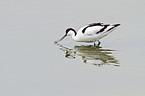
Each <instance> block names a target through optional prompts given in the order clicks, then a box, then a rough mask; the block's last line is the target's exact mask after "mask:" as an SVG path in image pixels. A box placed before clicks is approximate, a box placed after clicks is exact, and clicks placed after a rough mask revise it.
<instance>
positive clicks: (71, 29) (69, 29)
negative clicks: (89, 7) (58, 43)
mask: <svg viewBox="0 0 145 96" xmlns="http://www.w3.org/2000/svg"><path fill="white" fill-rule="evenodd" d="M70 31H73V32H74V34H75V36H76V35H77V32H76V31H75V30H74V29H73V28H68V29H66V35H68V33H69V32H70Z"/></svg>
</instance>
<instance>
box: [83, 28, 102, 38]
mask: <svg viewBox="0 0 145 96" xmlns="http://www.w3.org/2000/svg"><path fill="white" fill-rule="evenodd" d="M103 28H104V27H103V26H92V27H88V28H87V29H86V30H85V32H84V33H83V34H84V35H88V36H91V35H96V34H97V32H100V31H101V30H102V29H103Z"/></svg>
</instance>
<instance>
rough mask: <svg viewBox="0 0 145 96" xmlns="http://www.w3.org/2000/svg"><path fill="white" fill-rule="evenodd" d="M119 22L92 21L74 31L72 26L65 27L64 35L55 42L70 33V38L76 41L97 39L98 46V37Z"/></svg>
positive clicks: (112, 28)
mask: <svg viewBox="0 0 145 96" xmlns="http://www.w3.org/2000/svg"><path fill="white" fill-rule="evenodd" d="M119 25H120V24H103V23H100V22H99V23H92V24H89V25H87V26H84V27H82V28H80V29H79V30H78V32H76V31H75V30H74V29H73V28H68V29H66V33H65V35H64V36H63V37H62V38H61V39H59V40H58V41H56V42H55V43H57V42H59V41H61V40H63V39H64V38H65V37H66V36H68V35H71V36H72V38H73V39H74V40H75V41H77V42H87V43H90V42H94V46H95V45H96V44H95V42H96V41H98V46H99V45H100V43H101V42H100V41H99V40H100V39H101V38H103V37H105V36H107V35H108V34H109V33H111V32H112V31H113V30H114V29H116V28H117V27H118V26H119Z"/></svg>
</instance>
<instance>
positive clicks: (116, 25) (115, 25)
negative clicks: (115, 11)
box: [112, 24, 120, 27]
mask: <svg viewBox="0 0 145 96" xmlns="http://www.w3.org/2000/svg"><path fill="white" fill-rule="evenodd" d="M112 26H114V27H118V26H120V24H114V25H112Z"/></svg>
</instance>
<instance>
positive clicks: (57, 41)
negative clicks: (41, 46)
mask: <svg viewBox="0 0 145 96" xmlns="http://www.w3.org/2000/svg"><path fill="white" fill-rule="evenodd" d="M66 36H67V35H64V36H63V37H62V38H60V39H59V40H57V41H55V43H58V42H60V41H62V40H63V39H64V38H65V37H66Z"/></svg>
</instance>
